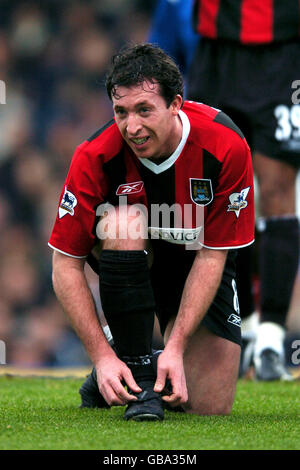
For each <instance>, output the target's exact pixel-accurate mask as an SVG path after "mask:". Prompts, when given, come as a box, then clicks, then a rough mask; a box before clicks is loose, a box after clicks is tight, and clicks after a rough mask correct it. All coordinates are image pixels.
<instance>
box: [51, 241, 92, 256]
mask: <svg viewBox="0 0 300 470" xmlns="http://www.w3.org/2000/svg"><path fill="white" fill-rule="evenodd" d="M48 246H50V248H52V250H55V251H59V253H62V254H63V255H66V256H70V258H77V259H83V258H86V257H87V255H85V256H75V255H70V253H66V252H65V251H62V250H59V249H58V248H55V246H53V245H50V243H48Z"/></svg>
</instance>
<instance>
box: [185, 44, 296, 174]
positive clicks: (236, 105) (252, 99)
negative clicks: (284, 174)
mask: <svg viewBox="0 0 300 470" xmlns="http://www.w3.org/2000/svg"><path fill="white" fill-rule="evenodd" d="M299 71H300V41H289V42H284V43H274V44H270V45H258V46H244V45H241V44H239V43H235V42H231V41H222V42H221V41H215V40H210V39H206V38H202V39H201V40H200V42H199V45H198V50H197V52H196V55H195V58H194V62H193V64H192V66H191V69H190V73H189V79H188V98H189V99H191V100H194V101H200V102H204V103H206V104H209V105H210V106H214V107H216V108H219V109H221V110H222V111H224V112H225V113H227V114H228V115H229V116H230V117H231V119H233V121H234V122H235V123H236V124H237V125H238V126H239V128H240V129H241V130H242V132H243V133H244V135H245V137H246V139H247V141H248V144H249V146H250V148H251V150H252V151H259V152H261V153H263V154H264V155H266V156H268V157H271V158H275V159H278V160H283V161H285V162H286V163H289V164H290V165H292V166H294V167H296V168H298V167H299V166H300V104H299V103H300V75H299Z"/></svg>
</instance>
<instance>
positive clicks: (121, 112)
mask: <svg viewBox="0 0 300 470" xmlns="http://www.w3.org/2000/svg"><path fill="white" fill-rule="evenodd" d="M115 114H116V115H117V116H118V117H120V118H122V117H124V116H125V115H126V111H125V109H122V108H117V109H115Z"/></svg>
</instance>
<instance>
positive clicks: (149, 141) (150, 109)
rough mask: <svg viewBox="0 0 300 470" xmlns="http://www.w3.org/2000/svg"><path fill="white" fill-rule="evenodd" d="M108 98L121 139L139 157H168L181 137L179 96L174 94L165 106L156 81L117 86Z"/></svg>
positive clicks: (180, 100)
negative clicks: (110, 97)
mask: <svg viewBox="0 0 300 470" xmlns="http://www.w3.org/2000/svg"><path fill="white" fill-rule="evenodd" d="M116 92H117V96H118V98H116V97H113V98H112V101H113V109H114V114H115V119H116V124H117V126H118V128H119V130H120V132H121V134H122V137H123V139H124V140H125V141H126V142H127V144H128V145H129V147H130V148H131V149H132V150H133V152H134V153H135V155H136V156H137V157H140V158H160V157H169V156H170V155H171V154H172V153H173V152H174V150H175V149H176V148H177V146H178V144H179V142H180V140H181V136H182V124H181V120H180V118H179V116H178V112H179V110H180V107H181V104H182V98H181V96H180V95H177V96H176V98H175V99H174V101H173V102H172V103H171V105H170V106H169V108H167V105H166V102H165V100H164V98H163V97H162V96H161V94H160V87H159V85H158V84H156V83H155V84H153V83H149V82H147V81H145V82H143V84H142V85H136V86H132V87H123V86H118V87H117V89H116Z"/></svg>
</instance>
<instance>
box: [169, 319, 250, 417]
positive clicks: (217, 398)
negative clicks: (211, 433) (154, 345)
mask: <svg viewBox="0 0 300 470" xmlns="http://www.w3.org/2000/svg"><path fill="white" fill-rule="evenodd" d="M172 325H173V321H171V322H169V324H168V327H167V329H166V333H165V341H166V340H167V338H168V336H169V333H170V331H171V329H172ZM240 351H241V348H240V346H239V345H238V344H236V343H233V342H232V341H229V340H227V339H224V338H221V337H220V336H216V335H215V334H213V333H211V332H210V331H209V330H208V329H207V328H206V327H204V326H201V327H200V328H199V329H198V331H197V332H196V333H195V334H194V335H193V337H192V338H191V339H190V341H189V345H188V348H187V350H186V352H185V355H184V370H185V376H186V381H187V387H188V397H189V398H188V402H187V403H186V404H184V405H182V408H183V409H184V410H185V411H186V412H187V413H193V414H198V415H215V414H216V415H228V414H230V412H231V409H232V405H233V400H234V396H235V390H236V382H237V378H238V370H239V363H240Z"/></svg>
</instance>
